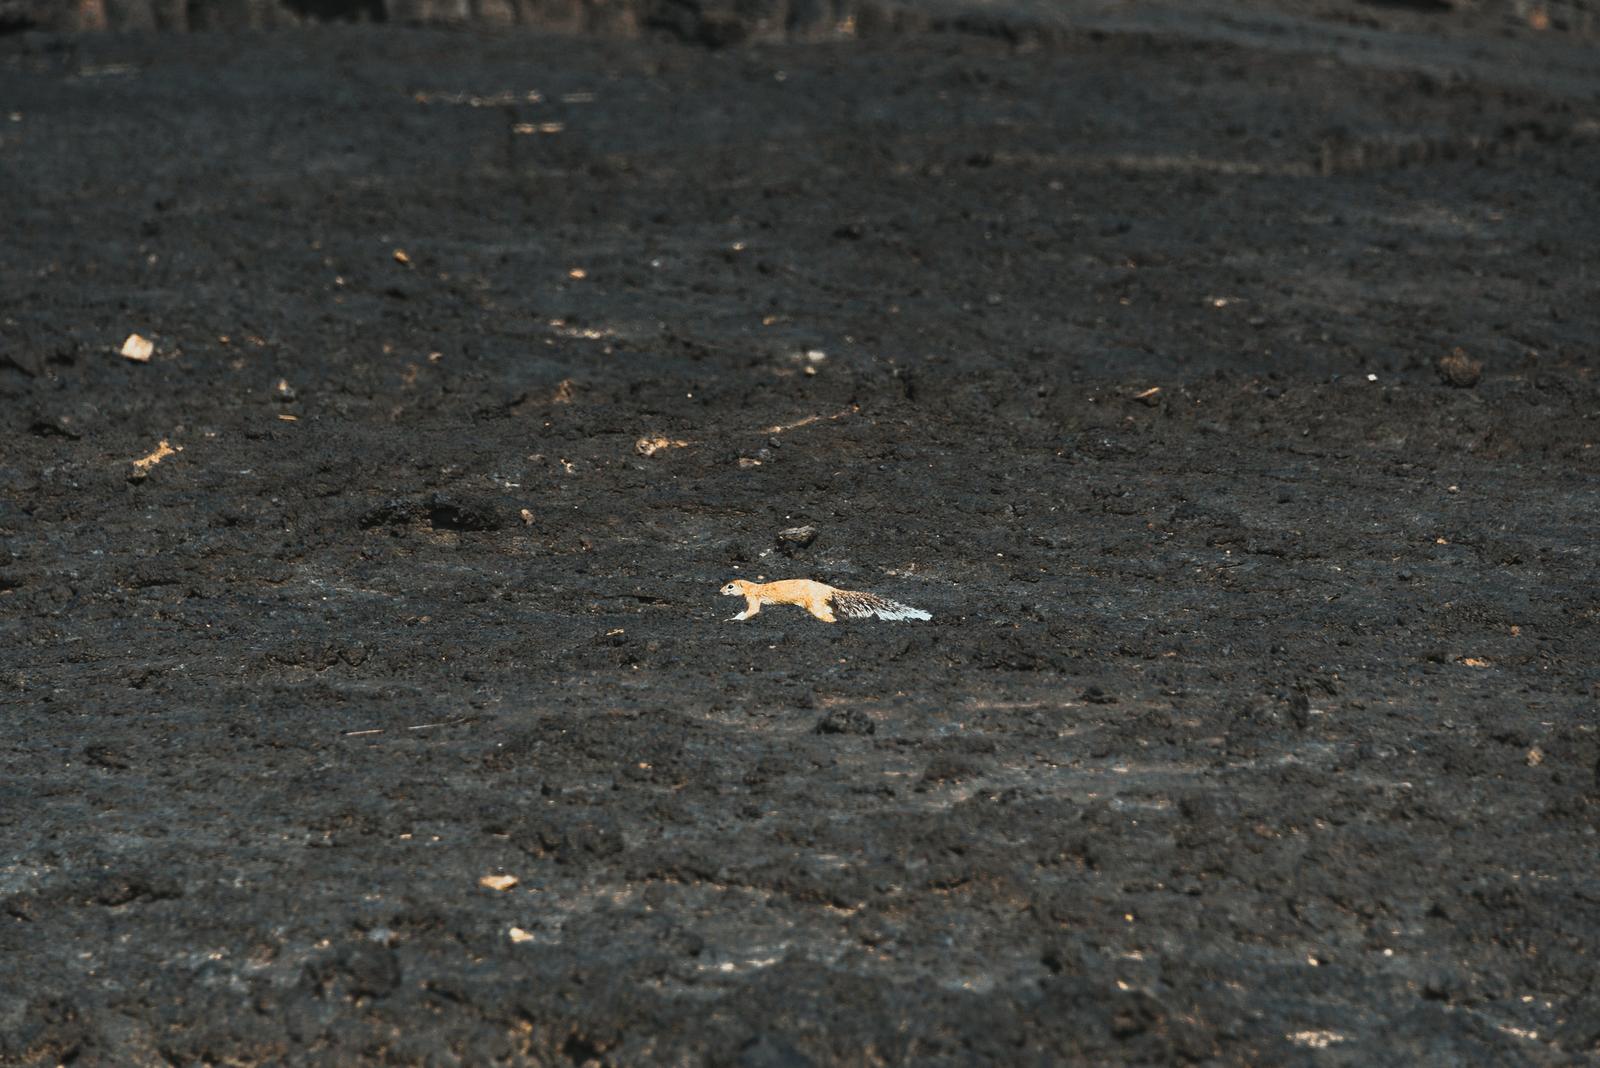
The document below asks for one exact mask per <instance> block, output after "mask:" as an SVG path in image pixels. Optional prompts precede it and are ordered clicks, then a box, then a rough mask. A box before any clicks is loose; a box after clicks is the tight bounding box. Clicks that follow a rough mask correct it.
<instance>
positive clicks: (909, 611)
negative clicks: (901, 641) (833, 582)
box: [833, 590, 933, 620]
mask: <svg viewBox="0 0 1600 1068" xmlns="http://www.w3.org/2000/svg"><path fill="white" fill-rule="evenodd" d="M833 610H834V611H835V612H838V613H839V614H840V615H842V616H844V617H845V618H847V619H871V618H872V617H873V616H877V617H878V618H879V619H888V620H900V619H932V618H933V617H932V616H930V615H929V614H928V613H926V612H924V611H923V610H922V609H920V608H912V607H911V606H910V605H908V604H901V603H900V602H899V601H891V600H889V599H888V598H887V597H879V596H878V595H877V594H875V593H856V592H855V591H853V590H835V591H834V592H833Z"/></svg>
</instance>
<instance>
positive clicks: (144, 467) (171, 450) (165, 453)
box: [131, 438, 183, 479]
mask: <svg viewBox="0 0 1600 1068" xmlns="http://www.w3.org/2000/svg"><path fill="white" fill-rule="evenodd" d="M182 451H183V446H182V445H176V446H175V445H173V444H172V443H171V442H169V441H168V440H167V439H166V438H162V439H161V444H159V445H157V446H156V447H155V451H154V452H151V453H150V454H149V455H147V456H141V457H139V458H138V459H137V460H135V461H133V473H132V475H131V477H132V478H136V479H137V478H144V477H145V476H146V475H148V474H149V473H150V469H151V468H152V467H154V466H155V465H156V464H158V463H160V462H161V461H162V460H165V459H166V458H167V457H169V456H172V455H174V454H176V453H180V452H182Z"/></svg>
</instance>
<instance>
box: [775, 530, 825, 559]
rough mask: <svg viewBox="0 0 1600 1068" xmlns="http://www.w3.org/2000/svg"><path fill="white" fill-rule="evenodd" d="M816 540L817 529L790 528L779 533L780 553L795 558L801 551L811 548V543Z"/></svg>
mask: <svg viewBox="0 0 1600 1068" xmlns="http://www.w3.org/2000/svg"><path fill="white" fill-rule="evenodd" d="M816 540H817V528H816V527H813V526H804V527H790V528H789V529H787V530H780V531H778V551H779V552H781V553H783V555H785V556H794V555H795V554H796V553H798V552H800V551H801V550H803V549H808V548H810V547H811V543H812V542H814V541H816Z"/></svg>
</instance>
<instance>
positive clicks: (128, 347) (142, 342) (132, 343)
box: [120, 334, 156, 363]
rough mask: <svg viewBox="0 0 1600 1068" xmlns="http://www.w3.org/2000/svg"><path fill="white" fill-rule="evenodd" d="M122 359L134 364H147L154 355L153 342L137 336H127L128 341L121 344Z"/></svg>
mask: <svg viewBox="0 0 1600 1068" xmlns="http://www.w3.org/2000/svg"><path fill="white" fill-rule="evenodd" d="M120 351H121V353H122V356H123V358H124V359H128V360H132V361H133V362H135V363H149V362H150V357H151V356H152V355H153V354H154V353H155V351H156V346H155V342H153V341H151V340H150V339H149V338H146V337H140V336H139V335H138V334H129V335H128V339H127V340H126V341H124V342H123V343H122V349H121V350H120Z"/></svg>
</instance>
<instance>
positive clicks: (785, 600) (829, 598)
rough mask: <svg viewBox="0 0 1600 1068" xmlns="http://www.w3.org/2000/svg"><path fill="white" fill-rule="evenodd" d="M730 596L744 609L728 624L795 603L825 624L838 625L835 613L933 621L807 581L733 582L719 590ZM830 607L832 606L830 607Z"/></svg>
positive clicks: (922, 614)
mask: <svg viewBox="0 0 1600 1068" xmlns="http://www.w3.org/2000/svg"><path fill="white" fill-rule="evenodd" d="M722 592H723V593H724V594H726V595H727V596H729V597H743V598H744V604H745V608H744V611H743V612H740V613H739V614H738V615H736V616H734V617H733V619H730V620H729V621H728V622H730V623H731V622H733V621H734V620H737V619H749V618H750V617H751V616H753V615H755V614H756V613H757V612H759V611H761V606H762V605H764V604H796V605H799V606H800V607H801V608H804V609H805V610H806V611H807V612H810V613H811V614H812V615H814V616H816V617H817V618H818V619H820V620H822V621H823V622H824V623H835V622H838V617H837V616H835V615H834V612H838V613H839V614H840V615H842V616H845V617H846V618H848V619H870V618H871V617H873V616H877V617H878V618H879V619H932V618H933V617H932V616H930V615H929V614H928V613H926V612H924V611H923V610H922V609H920V608H912V607H911V606H910V605H904V604H901V603H900V602H899V601H891V600H889V599H888V598H887V597H879V596H878V595H877V594H873V593H857V592H855V591H854V590H836V589H834V588H833V587H832V586H828V585H825V584H824V583H821V582H813V581H811V580H810V579H784V580H783V581H781V582H746V581H745V580H744V579H734V580H733V581H732V582H730V583H728V584H727V585H726V586H724V587H722ZM830 605H831V607H830Z"/></svg>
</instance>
